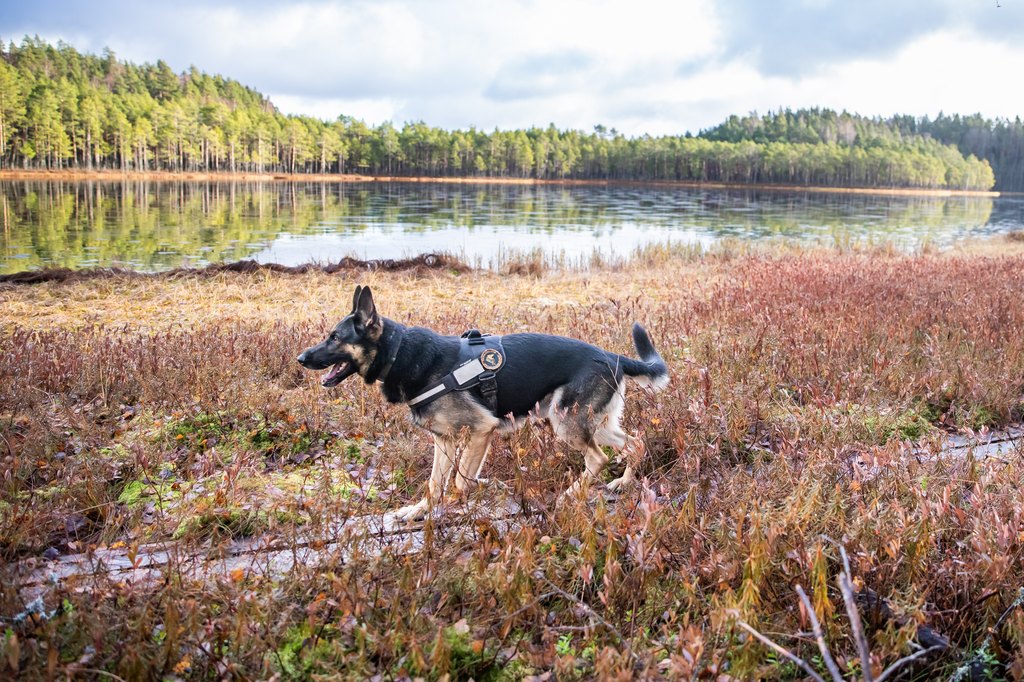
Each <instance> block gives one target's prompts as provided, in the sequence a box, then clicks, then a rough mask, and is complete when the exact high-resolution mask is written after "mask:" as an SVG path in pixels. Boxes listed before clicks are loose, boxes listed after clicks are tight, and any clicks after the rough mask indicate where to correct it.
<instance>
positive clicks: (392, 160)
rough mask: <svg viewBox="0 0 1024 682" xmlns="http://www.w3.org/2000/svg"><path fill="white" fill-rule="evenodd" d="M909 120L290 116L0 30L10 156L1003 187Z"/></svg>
mask: <svg viewBox="0 0 1024 682" xmlns="http://www.w3.org/2000/svg"><path fill="white" fill-rule="evenodd" d="M910 121H911V122H912V123H913V126H911V125H910V123H908V122H907V121H903V120H902V119H900V120H899V121H896V120H895V119H894V120H888V121H884V120H881V119H868V118H864V117H859V116H854V115H850V114H846V113H843V114H836V113H835V112H830V111H828V110H820V111H819V110H807V111H800V112H796V113H793V112H789V111H785V112H778V113H776V114H771V115H768V116H766V117H758V116H756V115H752V116H750V117H746V118H738V117H731V118H730V119H729V120H728V121H726V122H725V123H723V124H722V125H720V126H718V127H716V128H713V129H711V130H708V131H703V132H701V133H700V134H699V135H697V136H692V135H690V134H689V133H687V134H686V135H678V136H658V137H653V136H649V135H643V136H639V137H626V136H624V135H622V134H620V133H618V132H616V131H615V130H614V129H612V130H608V129H606V128H605V127H603V126H595V128H594V130H593V131H591V132H586V131H580V130H560V129H557V128H556V127H555V126H554V125H551V126H548V127H547V128H540V127H533V128H529V129H526V130H497V129H496V130H494V131H491V132H486V131H482V130H478V129H476V128H472V127H471V128H469V129H466V130H443V129H440V128H435V127H431V126H428V125H426V124H425V123H423V122H410V123H405V124H404V125H402V126H401V127H400V128H399V127H396V126H395V125H393V124H392V123H390V122H386V123H383V124H381V125H378V126H369V125H367V124H366V123H364V122H363V121H360V120H356V119H354V118H351V117H348V116H339V117H338V118H337V119H336V120H333V121H322V120H319V119H316V118H312V117H308V116H294V115H284V114H281V113H280V112H279V111H278V110H277V109H276V108H275V107H274V105H273V104H272V103H271V102H270V100H269V99H268V98H267V97H265V96H264V95H262V94H260V93H259V92H257V91H255V90H254V89H252V88H248V87H245V86H243V85H241V84H240V83H239V82H237V81H235V80H231V79H229V78H225V77H222V76H219V75H209V74H206V73H203V72H201V71H199V70H198V69H196V68H195V67H192V68H191V69H189V70H188V71H186V72H184V73H175V72H174V71H173V70H172V69H171V68H170V67H169V66H168V65H167V64H166V63H165V62H163V61H157V62H156V63H155V64H141V65H137V64H132V63H129V62H125V61H122V60H119V59H118V58H117V57H116V55H115V54H114V53H113V52H112V51H110V50H104V52H103V54H102V55H98V56H97V55H89V54H82V53H79V52H78V51H77V50H75V49H74V48H73V47H71V46H70V45H67V44H65V43H62V42H60V43H58V44H57V45H56V46H54V45H50V44H48V43H46V42H44V41H42V40H40V39H38V38H25V39H24V40H23V41H22V43H21V44H20V45H15V44H14V43H13V42H12V43H10V44H8V45H6V46H5V45H3V44H2V43H0V164H2V166H3V167H16V168H43V169H63V168H74V169H119V170H126V171H138V170H167V171H190V172H200V171H213V172H220V171H232V172H237V171H245V172H256V173H268V172H269V173H359V174H371V175H395V176H483V177H515V178H541V179H610V180H635V181H650V180H670V181H671V180H677V181H698V182H733V183H783V184H798V185H824V186H855V187H921V188H952V189H989V188H991V187H992V186H993V184H994V183H995V181H996V179H995V176H994V175H993V170H992V167H991V166H990V164H989V162H988V161H986V160H985V159H984V158H978V155H979V153H981V154H982V155H983V156H984V153H985V152H986V150H990V147H992V146H993V144H994V145H995V146H997V147H998V146H999V144H1001V143H999V142H994V143H991V144H990V142H991V139H999V140H1001V139H1002V138H1001V137H998V135H996V133H995V132H993V133H992V136H995V137H992V136H990V138H991V139H990V138H985V141H983V142H982V141H978V140H976V139H975V137H971V136H969V135H967V134H966V133H963V134H962V136H967V137H970V141H969V142H970V144H969V149H968V150H966V151H965V150H964V149H963V145H960V148H958V147H957V146H956V145H958V144H960V142H958V141H955V140H952V137H955V136H956V130H960V128H963V127H964V125H966V124H964V123H963V121H966V119H957V121H958V122H959V123H958V124H957V125H959V126H960V128H957V129H956V130H953V128H956V126H952V125H946V124H947V122H946V120H945V119H942V122H943V125H946V127H948V128H950V132H949V133H948V134H947V135H946V136H945V137H944V138H940V137H938V136H936V135H935V134H932V130H933V129H934V130H935V131H938V130H940V128H941V126H936V124H938V123H939V119H937V120H936V121H927V124H928V126H930V127H928V126H924V123H925V122H926V121H925V120H918V119H910ZM975 123H976V122H975V121H974V119H971V121H970V124H969V125H971V126H973V125H975ZM1004 124H1006V122H998V125H996V124H992V126H995V127H991V130H992V131H996V130H1000V131H1001V130H1003V128H999V127H998V126H999V125H1004ZM1006 125H1009V124H1006ZM914 126H916V127H914ZM1004 127H1005V125H1004ZM943 129H944V128H943ZM1019 129H1020V125H1019V122H1018V123H1017V128H1016V129H1015V130H1018V131H1019ZM970 130H973V128H970ZM1000 134H1002V133H1000ZM1018 137H1019V135H1018ZM971 145H973V146H971ZM1000 149H1001V147H1000ZM994 158H995V157H994ZM998 158H999V159H1000V160H1002V158H1003V157H998ZM1008 167H1010V166H1008ZM1020 180H1021V183H1022V184H1024V178H1020Z"/></svg>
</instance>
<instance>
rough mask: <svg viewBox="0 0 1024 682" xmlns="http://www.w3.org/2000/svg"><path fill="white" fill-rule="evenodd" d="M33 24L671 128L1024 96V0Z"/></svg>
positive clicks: (240, 6)
mask: <svg viewBox="0 0 1024 682" xmlns="http://www.w3.org/2000/svg"><path fill="white" fill-rule="evenodd" d="M26 34H28V35H38V36H40V37H41V38H43V39H46V40H49V41H52V42H56V41H57V40H64V41H66V42H68V43H70V44H71V45H73V46H74V47H76V48H77V49H79V50H81V51H85V52H94V53H99V52H100V51H101V50H102V49H103V48H104V47H109V48H111V49H113V50H114V52H115V53H116V54H117V56H118V57H119V58H121V59H126V60H128V61H131V62H136V63H141V62H155V61H156V60H157V59H164V60H165V61H167V62H168V63H169V64H170V65H171V67H172V68H173V69H174V70H175V71H183V70H185V69H187V68H188V67H189V66H191V65H195V66H196V67H198V68H199V69H201V70H203V71H206V72H211V73H219V74H222V75H224V76H227V77H231V78H235V79H238V80H240V81H241V82H242V83H244V84H246V85H249V86H251V87H253V88H256V89H257V90H259V91H261V92H263V93H264V94H267V95H269V96H270V98H271V99H272V100H273V102H274V103H275V104H276V105H277V106H278V108H279V109H281V110H282V111H283V112H285V113H302V114H309V115H312V116H317V117H320V118H323V119H334V118H336V117H337V116H338V115H339V114H346V115H349V116H354V117H356V118H361V119H363V120H365V121H366V122H367V123H370V124H374V125H375V124H377V123H380V122H383V121H385V120H391V121H394V122H395V123H396V124H397V125H401V124H402V123H403V122H406V121H419V120H422V121H424V122H426V123H428V124H429V125H433V126H440V127H444V128H465V127H468V126H470V125H475V126H477V127H478V128H483V129H486V130H490V129H492V128H494V127H500V128H505V129H507V128H523V127H529V126H531V125H539V126H546V125H547V124H548V123H552V122H553V123H555V125H556V126H558V127H559V128H579V129H583V130H590V129H592V128H593V126H594V125H595V124H603V125H605V126H607V127H609V128H617V129H619V130H621V131H623V132H624V133H627V134H629V135H639V134H643V133H650V134H656V135H657V134H679V133H683V132H686V131H691V132H697V131H698V130H700V129H701V128H706V127H709V126H712V125H714V124H716V123H718V122H720V121H721V120H723V119H724V118H725V117H726V116H728V115H729V114H731V113H737V114H744V113H748V112H750V111H753V110H757V111H759V112H762V113H763V112H765V111H767V110H769V109H777V108H779V107H791V108H798V107H808V106H824V107H830V108H834V109H847V110H849V111H853V112H859V113H862V114H869V115H874V114H881V115H888V114H893V113H907V114H915V115H923V114H928V115H935V114H936V113H938V112H939V111H945V112H947V113H953V112H958V113H974V112H981V113H982V114H985V115H986V116H999V117H1009V118H1013V117H1016V116H1018V115H1024V111H1022V109H1024V94H1022V91H1021V81H1022V79H1024V0H998V1H997V0H916V1H914V0H670V1H664V2H662V1H656V0H629V1H628V2H612V1H610V0H587V1H584V0H566V1H563V0H536V1H534V0H526V1H519V0H501V1H499V2H491V1H489V0H437V1H426V0H420V1H416V0H377V1H372V0H371V1H365V2H364V1H358V0H333V1H332V0H325V1H317V0H313V1H310V2H302V3H293V2H288V1H287V0H277V1H275V2H269V1H264V0H255V1H252V2H242V0H225V1H223V2H199V1H196V0H177V1H176V2H159V3H157V2H149V3H147V2H144V1H142V0H95V1H90V2H82V1H81V0H32V2H27V1H23V0H0V37H2V38H3V39H4V40H5V41H9V40H11V39H13V40H15V41H16V42H20V40H21V38H22V37H23V36H24V35H26Z"/></svg>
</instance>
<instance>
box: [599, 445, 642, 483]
mask: <svg viewBox="0 0 1024 682" xmlns="http://www.w3.org/2000/svg"><path fill="white" fill-rule="evenodd" d="M646 453H647V447H646V446H645V445H644V442H643V440H642V439H641V438H640V437H639V436H636V435H630V436H626V447H624V448H623V449H622V452H621V453H620V461H625V462H626V470H625V471H623V472H622V475H621V476H619V477H618V478H616V479H615V480H614V481H609V482H608V490H611V491H612V492H618V491H620V490H623V489H625V488H626V487H628V486H629V485H630V484H632V483H633V480H634V478H635V476H634V473H633V462H640V461H642V460H643V458H644V456H645V455H646Z"/></svg>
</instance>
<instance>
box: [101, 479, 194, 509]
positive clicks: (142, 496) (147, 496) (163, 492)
mask: <svg viewBox="0 0 1024 682" xmlns="http://www.w3.org/2000/svg"><path fill="white" fill-rule="evenodd" d="M180 497H181V492H180V491H178V490H175V489H174V488H173V487H172V486H171V484H170V483H164V482H159V483H157V482H151V481H147V480H142V479H136V480H133V481H128V483H126V484H125V486H124V488H122V489H121V492H120V493H118V495H117V502H118V504H123V505H125V506H126V507H135V506H138V505H140V504H146V503H147V502H154V503H162V502H168V501H170V500H174V499H177V498H180Z"/></svg>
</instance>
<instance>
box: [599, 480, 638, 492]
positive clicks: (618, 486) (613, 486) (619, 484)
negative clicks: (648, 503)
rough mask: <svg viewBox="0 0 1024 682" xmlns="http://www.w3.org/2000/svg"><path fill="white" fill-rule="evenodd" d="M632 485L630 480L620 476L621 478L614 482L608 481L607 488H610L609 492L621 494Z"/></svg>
mask: <svg viewBox="0 0 1024 682" xmlns="http://www.w3.org/2000/svg"><path fill="white" fill-rule="evenodd" d="M630 483H632V481H631V480H630V479H627V478H626V477H625V476H620V477H619V478H616V479H615V480H614V481H608V485H606V486H605V487H606V488H608V490H610V491H611V492H613V493H621V492H622V491H623V490H625V489H626V488H628V487H629V484H630Z"/></svg>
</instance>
